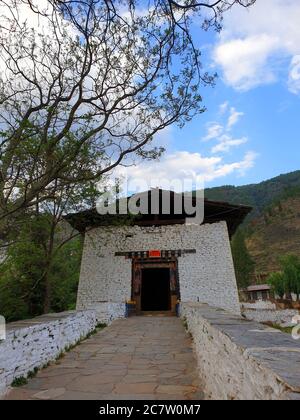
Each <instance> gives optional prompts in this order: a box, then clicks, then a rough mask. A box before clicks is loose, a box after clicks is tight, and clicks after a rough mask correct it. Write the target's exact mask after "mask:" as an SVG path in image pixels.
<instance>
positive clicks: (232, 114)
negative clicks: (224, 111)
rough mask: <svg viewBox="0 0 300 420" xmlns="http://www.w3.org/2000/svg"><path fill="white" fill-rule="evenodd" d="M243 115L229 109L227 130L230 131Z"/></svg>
mask: <svg viewBox="0 0 300 420" xmlns="http://www.w3.org/2000/svg"><path fill="white" fill-rule="evenodd" d="M243 115H244V113H243V112H239V111H237V110H236V109H235V108H234V107H231V108H230V115H229V118H228V123H227V130H231V128H232V127H233V126H234V125H235V124H237V123H238V122H239V119H240V117H242V116H243Z"/></svg>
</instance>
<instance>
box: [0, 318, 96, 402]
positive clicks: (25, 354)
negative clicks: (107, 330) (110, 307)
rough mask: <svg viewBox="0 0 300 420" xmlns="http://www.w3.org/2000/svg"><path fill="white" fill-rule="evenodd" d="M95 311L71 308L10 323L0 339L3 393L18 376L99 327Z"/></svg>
mask: <svg viewBox="0 0 300 420" xmlns="http://www.w3.org/2000/svg"><path fill="white" fill-rule="evenodd" d="M96 324H97V321H96V313H95V311H92V310H88V311H70V312H63V313H60V314H49V315H43V316H40V317H37V318H34V319H31V320H26V321H18V322H15V323H10V324H8V325H7V328H6V340H3V341H0V396H1V395H3V394H4V393H5V391H6V389H7V387H8V386H10V385H11V383H12V382H13V381H14V380H15V379H18V378H23V377H24V378H26V377H27V376H28V373H29V372H33V371H34V369H37V368H41V367H43V366H44V365H45V364H47V363H48V362H49V361H52V360H55V359H56V357H57V356H59V354H61V353H62V352H63V351H65V350H66V349H67V348H68V347H69V346H72V345H74V344H76V343H77V342H78V341H80V340H81V339H83V338H85V337H86V336H87V335H88V334H89V333H90V332H91V331H93V330H94V329H95V327H96Z"/></svg>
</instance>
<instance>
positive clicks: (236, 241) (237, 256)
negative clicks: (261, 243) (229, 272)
mask: <svg viewBox="0 0 300 420" xmlns="http://www.w3.org/2000/svg"><path fill="white" fill-rule="evenodd" d="M231 248H232V255H233V261H234V266H235V272H236V278H237V284H238V287H239V288H240V289H242V288H245V287H247V286H249V285H250V284H251V276H252V275H253V273H254V268H255V263H254V261H253V260H252V258H251V256H250V254H249V252H248V249H247V246H246V241H245V234H244V232H243V230H241V229H239V230H238V231H237V232H236V234H235V235H234V237H233V239H232V242H231Z"/></svg>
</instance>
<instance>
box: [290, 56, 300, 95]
mask: <svg viewBox="0 0 300 420" xmlns="http://www.w3.org/2000/svg"><path fill="white" fill-rule="evenodd" d="M288 86H289V90H290V91H291V92H292V93H295V94H298V93H300V55H296V56H295V57H293V58H292V61H291V65H290V74H289V81H288Z"/></svg>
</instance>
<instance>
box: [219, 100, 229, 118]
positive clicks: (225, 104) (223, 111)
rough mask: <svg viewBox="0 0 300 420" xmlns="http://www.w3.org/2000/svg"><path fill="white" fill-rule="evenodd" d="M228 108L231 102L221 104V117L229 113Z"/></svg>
mask: <svg viewBox="0 0 300 420" xmlns="http://www.w3.org/2000/svg"><path fill="white" fill-rule="evenodd" d="M228 107H229V102H228V101H226V102H224V103H223V104H221V105H220V106H219V112H220V114H221V115H224V114H225V112H226V111H227V109H228Z"/></svg>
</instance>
